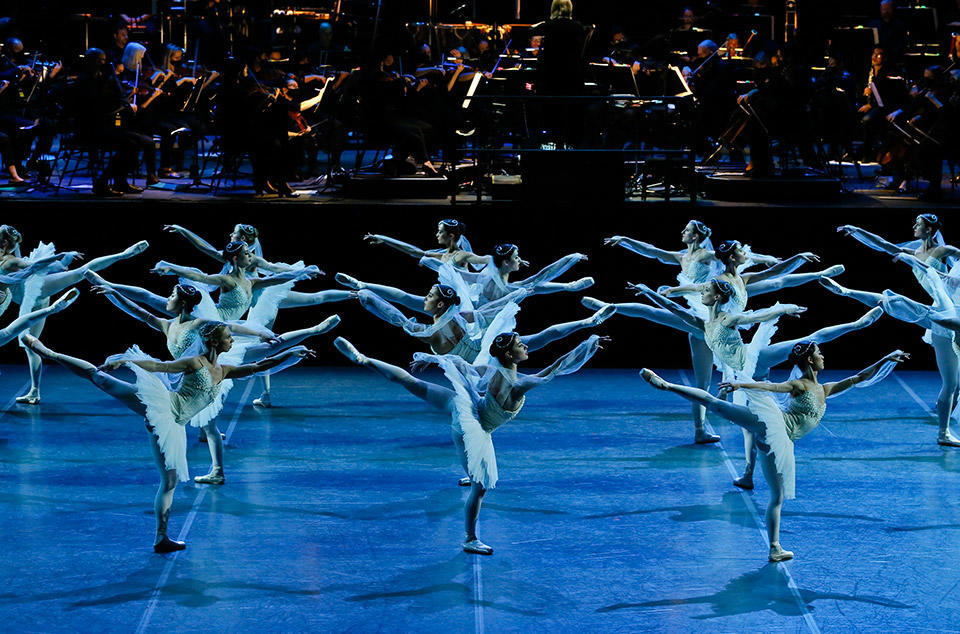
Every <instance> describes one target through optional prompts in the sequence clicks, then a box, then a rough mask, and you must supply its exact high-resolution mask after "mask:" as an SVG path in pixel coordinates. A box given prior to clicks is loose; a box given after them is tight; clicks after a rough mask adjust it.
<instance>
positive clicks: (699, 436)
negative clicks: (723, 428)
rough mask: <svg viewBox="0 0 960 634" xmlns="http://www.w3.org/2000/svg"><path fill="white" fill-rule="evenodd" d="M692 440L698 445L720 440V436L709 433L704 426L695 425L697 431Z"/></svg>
mask: <svg viewBox="0 0 960 634" xmlns="http://www.w3.org/2000/svg"><path fill="white" fill-rule="evenodd" d="M693 442H695V443H696V444H698V445H709V444H710V443H713V442H720V436H718V435H716V434H711V433H710V432H708V431H707V430H706V429H705V428H704V427H697V433H696V434H694V436H693Z"/></svg>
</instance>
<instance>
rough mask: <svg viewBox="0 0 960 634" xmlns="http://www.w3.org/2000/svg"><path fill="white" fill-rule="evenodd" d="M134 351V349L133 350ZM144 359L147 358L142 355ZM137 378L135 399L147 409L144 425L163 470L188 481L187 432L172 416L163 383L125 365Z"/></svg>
mask: <svg viewBox="0 0 960 634" xmlns="http://www.w3.org/2000/svg"><path fill="white" fill-rule="evenodd" d="M135 349H136V348H135ZM144 358H149V357H147V355H144ZM127 365H128V367H129V368H130V369H131V370H133V372H134V374H136V376H137V398H138V399H140V402H141V403H143V404H144V406H146V408H147V422H148V423H149V424H150V427H151V428H152V429H151V433H153V435H154V437H155V438H156V439H157V445H159V446H160V451H161V452H163V460H164V467H165V468H167V469H176V471H177V478H179V479H180V480H189V479H190V472H189V470H188V468H187V431H186V428H185V427H184V425H182V424H181V423H178V422H177V421H176V419H175V418H174V416H173V406H172V404H171V402H170V395H171V394H172V393H171V392H170V390H168V389H167V386H166V385H164V383H163V381H161V380H160V377H158V376H157V375H156V374H154V373H153V372H148V371H146V370H144V369H143V368H141V367H140V366H138V365H135V364H133V363H129V364H127Z"/></svg>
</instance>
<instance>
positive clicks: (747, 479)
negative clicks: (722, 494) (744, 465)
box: [733, 471, 753, 491]
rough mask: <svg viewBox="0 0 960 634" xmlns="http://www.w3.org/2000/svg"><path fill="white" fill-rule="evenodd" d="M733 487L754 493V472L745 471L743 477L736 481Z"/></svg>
mask: <svg viewBox="0 0 960 634" xmlns="http://www.w3.org/2000/svg"><path fill="white" fill-rule="evenodd" d="M733 486H735V487H739V488H741V489H746V490H747V491H752V490H753V472H752V471H744V472H743V475H742V476H740V477H739V478H735V479H734V481H733Z"/></svg>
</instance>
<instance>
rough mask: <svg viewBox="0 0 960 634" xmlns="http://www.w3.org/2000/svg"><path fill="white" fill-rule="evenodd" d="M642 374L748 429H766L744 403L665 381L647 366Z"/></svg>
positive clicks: (759, 431) (656, 386) (754, 431)
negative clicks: (732, 401) (736, 402)
mask: <svg viewBox="0 0 960 634" xmlns="http://www.w3.org/2000/svg"><path fill="white" fill-rule="evenodd" d="M640 376H642V377H643V378H644V380H645V381H647V382H648V383H650V384H651V385H652V386H654V387H655V388H657V389H660V390H666V391H668V392H673V393H675V394H679V395H680V396H682V397H683V398H685V399H687V400H688V401H692V402H694V403H699V404H701V405H703V406H704V407H706V408H707V410H708V411H711V412H716V413H717V414H720V415H721V416H723V417H724V418H726V419H727V420H728V421H730V422H731V423H735V424H737V425H739V426H740V427H743V428H744V429H746V430H747V431H751V432H753V433H761V432H763V431H764V429H765V427H764V425H763V423H762V422H761V421H760V419H759V418H757V415H756V414H754V413H753V412H751V411H750V410H749V409H748V408H746V407H744V406H743V405H737V404H735V403H730V402H729V401H724V400H722V399H719V398H717V397H716V396H713V395H712V394H710V393H709V392H707V391H706V390H701V389H700V388H697V387H688V386H686V385H680V384H677V383H670V382H668V381H664V380H663V379H662V378H660V377H659V376H657V375H656V374H654V373H653V372H652V371H650V370H648V369H646V368H644V369H643V370H641V371H640Z"/></svg>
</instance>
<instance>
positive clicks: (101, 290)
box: [93, 284, 117, 295]
mask: <svg viewBox="0 0 960 634" xmlns="http://www.w3.org/2000/svg"><path fill="white" fill-rule="evenodd" d="M93 292H95V293H98V294H100V295H116V294H117V291H116V289H112V288H110V287H109V286H103V285H101V284H96V285H94V287H93Z"/></svg>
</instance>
